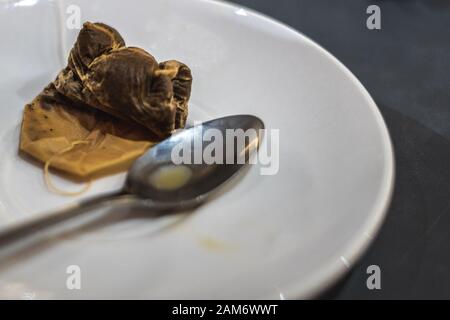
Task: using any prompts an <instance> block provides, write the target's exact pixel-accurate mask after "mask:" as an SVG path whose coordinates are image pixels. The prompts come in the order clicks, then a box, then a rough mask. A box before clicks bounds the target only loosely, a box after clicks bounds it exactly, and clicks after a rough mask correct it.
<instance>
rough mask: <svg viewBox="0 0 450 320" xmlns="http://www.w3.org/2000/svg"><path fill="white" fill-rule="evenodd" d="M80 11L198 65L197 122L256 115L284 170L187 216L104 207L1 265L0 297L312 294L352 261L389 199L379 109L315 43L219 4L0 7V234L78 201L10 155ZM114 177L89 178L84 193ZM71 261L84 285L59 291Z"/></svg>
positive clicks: (387, 152) (154, 49) (176, 0)
mask: <svg viewBox="0 0 450 320" xmlns="http://www.w3.org/2000/svg"><path fill="white" fill-rule="evenodd" d="M74 4H75V5H77V6H78V7H79V8H80V9H81V20H82V21H85V20H90V21H102V22H105V23H108V24H111V25H112V26H114V27H115V28H117V29H118V30H119V31H120V32H121V34H122V35H123V36H124V38H125V39H126V42H127V44H128V45H134V46H139V47H143V48H145V49H146V50H148V51H149V52H151V53H152V54H154V55H155V57H156V58H157V59H158V60H167V59H170V58H176V59H179V60H181V61H184V62H185V63H187V64H188V65H189V66H190V67H191V68H192V71H193V74H194V87H193V93H192V103H191V107H190V108H191V114H190V121H193V120H205V119H210V118H214V117H219V116H223V115H228V114H236V113H251V114H255V115H257V116H259V117H260V118H261V119H263V120H264V122H265V124H266V126H267V127H268V128H269V129H279V134H280V140H279V150H280V158H279V172H278V173H277V174H276V175H271V176H262V175H260V166H259V165H255V166H253V167H252V168H251V170H250V171H249V172H248V174H247V175H246V176H245V177H244V178H243V179H242V180H241V181H239V183H237V184H236V185H234V186H233V188H228V190H226V191H225V192H223V195H222V196H221V197H219V198H217V199H215V200H214V201H212V202H210V203H208V204H206V205H205V206H203V207H201V208H200V209H198V210H196V211H195V212H194V213H193V214H191V215H188V216H186V215H182V214H180V215H176V216H172V217H165V218H161V219H157V220H155V219H149V218H146V217H145V215H142V214H137V213H135V214H133V213H129V215H131V217H130V218H129V219H121V216H120V212H111V210H110V209H108V208H105V210H103V211H104V212H103V213H102V212H99V213H96V217H97V216H98V217H99V218H101V217H102V214H104V213H106V212H110V214H109V215H106V216H105V218H103V219H100V221H99V222H97V223H95V224H90V223H88V227H82V228H81V229H77V230H78V231H74V232H71V233H68V234H66V233H64V234H63V236H59V237H56V238H55V237H52V238H49V239H47V241H45V242H39V243H37V244H36V245H35V246H32V247H31V248H29V249H28V250H26V251H21V252H20V253H18V254H14V255H13V256H12V257H11V256H8V258H5V257H3V258H2V260H1V262H0V296H1V297H4V298H5V297H6V298H8V297H10V298H11V297H14V298H20V297H33V298H235V299H240V298H275V299H278V298H308V297H313V296H314V295H315V294H317V293H319V292H320V291H321V290H323V289H324V288H325V287H326V286H328V285H330V284H331V283H332V282H333V281H334V280H336V279H337V277H338V276H340V275H342V274H343V273H344V272H345V271H346V270H347V269H348V268H349V267H350V266H351V265H352V264H353V263H354V262H355V260H356V259H357V258H358V257H359V256H360V255H361V254H362V252H363V251H364V249H365V248H366V247H367V245H368V244H369V242H370V240H371V239H372V238H373V237H374V235H375V233H376V232H377V230H378V228H379V227H380V224H381V222H382V220H383V217H384V214H385V212H386V208H387V206H388V204H389V199H390V195H391V191H392V183H393V154H392V147H391V143H390V139H389V135H388V132H387V129H386V126H385V124H384V122H383V119H382V117H381V115H380V113H379V111H378V109H377V107H376V105H375V103H374V102H373V100H372V99H371V97H370V95H369V94H368V93H367V91H366V90H365V89H364V88H363V86H362V85H361V84H360V83H359V82H358V80H357V79H356V78H355V77H354V76H353V75H352V74H351V73H350V72H349V71H348V70H347V69H346V68H345V67H344V66H343V65H342V64H341V63H340V62H339V61H337V60H336V59H335V58H334V57H333V56H331V55H330V54H329V53H327V52H326V51H325V50H324V49H322V48H321V47H319V46H318V45H317V44H316V43H314V42H313V41H311V40H309V39H308V38H306V37H305V36H303V35H301V34H299V33H298V32H296V31H294V30H292V29H290V28H288V27H286V26H284V25H282V24H280V23H278V22H275V21H273V20H271V19H269V18H267V17H264V16H261V15H260V14H257V13H255V12H252V11H249V10H246V9H243V8H239V7H236V6H232V5H229V4H225V3H219V2H213V1H200V0H196V1H195V0H192V1H185V0H169V1H168V0H152V1H143V0H142V1H138V0H133V1H126V2H124V1H119V0H113V1H111V0H108V1H106V0H105V1H99V0H97V1H96V0H94V1H92V0H85V1H74V0H70V1H47V0H20V1H12V0H6V1H5V0H1V1H0V38H1V39H2V43H3V45H2V50H1V51H0V58H1V59H0V70H1V74H0V97H1V100H0V101H1V106H0V125H1V127H0V137H1V139H0V150H1V152H2V161H1V163H0V224H1V225H2V226H3V227H7V226H8V225H10V224H14V223H16V222H17V221H19V220H21V219H26V218H27V217H30V216H33V215H36V214H39V213H41V212H44V211H45V210H49V209H52V208H56V207H58V206H60V205H64V204H67V203H70V202H73V201H76V200H77V199H75V198H67V197H63V196H57V195H54V194H52V193H50V192H49V191H47V189H46V187H45V185H44V183H43V178H42V167H41V166H39V165H36V164H34V163H31V162H29V161H26V160H24V159H22V158H21V157H19V156H18V154H17V146H18V132H19V127H20V122H21V112H22V109H23V106H24V104H25V103H27V102H29V101H30V100H31V99H32V98H33V97H34V96H35V95H36V94H37V93H38V92H39V91H40V90H41V89H42V88H43V87H44V86H45V85H46V84H47V83H48V82H50V81H51V80H53V79H54V77H55V75H56V73H57V72H58V70H59V69H60V68H61V67H62V66H63V65H64V63H65V61H64V60H65V59H66V57H67V54H68V51H69V50H70V47H71V45H72V43H73V41H74V40H75V37H76V34H77V33H78V30H70V29H68V28H67V27H66V19H67V18H68V17H69V14H67V11H66V10H67V7H68V6H69V5H74ZM72 9H73V7H72ZM70 10H71V9H69V11H70ZM55 179H56V183H59V184H60V185H61V186H62V187H64V188H69V189H70V188H78V187H79V186H73V185H71V184H70V183H68V182H65V181H63V180H61V179H58V178H55ZM123 179H124V175H117V176H113V177H109V178H105V179H102V180H99V181H96V182H95V183H94V186H93V188H92V189H91V190H90V191H89V192H88V193H87V194H85V195H83V196H82V197H80V198H83V197H88V196H90V195H93V194H99V193H102V192H105V191H109V190H114V189H118V188H119V187H120V186H121V183H122V182H123ZM113 211H114V210H113ZM108 217H109V218H108ZM83 225H84V224H83ZM70 265H77V266H79V267H80V268H81V284H82V287H81V290H69V289H67V287H66V279H67V277H68V274H67V273H66V271H67V267H68V266H70Z"/></svg>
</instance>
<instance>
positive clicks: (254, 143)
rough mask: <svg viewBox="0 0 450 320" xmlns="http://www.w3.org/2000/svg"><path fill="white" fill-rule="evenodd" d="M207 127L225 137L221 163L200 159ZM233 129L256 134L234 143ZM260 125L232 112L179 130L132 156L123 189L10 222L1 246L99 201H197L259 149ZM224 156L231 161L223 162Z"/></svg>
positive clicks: (151, 205)
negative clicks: (174, 154)
mask: <svg viewBox="0 0 450 320" xmlns="http://www.w3.org/2000/svg"><path fill="white" fill-rule="evenodd" d="M209 129H213V130H215V131H214V132H215V133H220V134H221V135H222V137H223V139H222V146H223V149H222V150H223V154H222V155H220V152H219V153H218V154H217V155H218V157H217V158H216V159H220V158H221V159H222V161H217V162H222V163H223V164H220V163H214V164H206V163H205V161H203V160H204V159H203V157H202V155H203V151H205V150H206V147H207V146H208V145H210V144H211V143H212V142H214V141H212V142H210V141H207V140H205V139H204V137H205V133H207V132H209V133H211V132H213V131H211V130H209ZM237 129H242V130H243V132H248V131H247V130H248V129H250V130H254V131H253V132H256V135H251V134H250V135H249V136H247V138H246V139H245V140H244V142H243V143H240V144H239V143H237V139H234V138H233V140H232V141H233V142H234V143H233V144H232V145H230V144H229V141H228V142H227V143H226V136H227V130H228V132H230V130H231V131H232V132H237V131H236V130H237ZM261 129H264V124H263V122H262V121H261V120H260V119H259V118H257V117H255V116H251V115H234V116H228V117H224V118H219V119H215V120H211V121H208V122H204V123H202V124H200V125H197V126H194V127H191V128H188V129H185V130H182V131H180V132H177V133H175V134H173V135H172V136H170V137H169V138H167V139H166V140H164V141H162V142H160V143H158V144H157V145H155V146H153V147H152V148H151V149H150V150H149V151H147V152H146V153H145V154H144V155H143V156H141V157H140V158H139V159H137V160H136V162H135V163H134V164H133V165H132V167H131V168H130V170H129V172H128V175H127V179H126V182H125V185H124V187H123V189H122V190H120V191H117V192H113V193H107V194H103V195H100V196H96V197H93V198H90V199H88V200H84V201H81V202H79V203H76V204H74V205H71V206H68V207H65V208H62V209H60V210H57V211H54V212H51V213H48V214H44V215H39V216H38V217H36V218H34V219H29V220H27V221H24V222H22V223H19V224H17V225H13V226H11V227H8V228H6V229H5V230H3V231H0V246H1V245H5V244H7V243H10V242H12V241H14V240H17V239H21V238H22V237H24V236H26V235H28V234H30V233H33V232H34V231H38V230H42V228H44V227H49V226H52V225H55V224H57V223H58V222H61V221H65V220H67V219H70V218H74V217H77V216H80V215H82V214H85V213H87V212H89V210H92V209H95V208H97V207H99V206H102V205H139V206H144V207H145V208H148V210H152V211H158V212H174V211H181V210H187V209H192V208H194V207H197V206H199V205H201V204H202V203H204V202H205V201H206V200H207V199H208V198H209V197H210V196H211V195H212V194H213V193H214V191H216V190H218V187H219V186H221V185H222V184H224V183H225V182H226V181H228V180H229V179H230V178H231V177H232V176H234V175H236V173H237V172H238V171H240V170H241V169H242V168H243V167H244V166H245V165H247V164H248V163H249V159H250V156H251V155H252V153H253V152H254V151H255V150H257V148H258V146H259V143H260V140H261V139H262V135H261V132H262V131H261ZM241 133H242V131H241ZM241 138H242V137H241ZM212 140H214V139H212ZM215 142H216V143H219V142H218V141H215ZM180 146H183V148H181V149H183V150H184V152H186V154H184V152H181V151H180V152H179V153H178V155H183V156H185V158H184V159H185V160H186V159H188V158H189V160H190V161H184V162H183V163H182V164H178V165H174V162H173V157H172V151H173V150H174V148H177V149H176V150H178V149H180ZM186 155H189V157H188V156H186ZM196 156H197V159H195V157H196ZM199 156H200V158H201V159H200V160H201V161H200V162H201V163H197V164H196V163H195V160H197V162H199V161H198V160H199ZM239 156H242V158H241V160H243V161H240V162H241V163H239V162H238V161H237V160H238V158H239ZM227 159H228V163H229V164H226V163H227ZM230 160H231V161H230ZM187 162H188V163H187ZM230 162H231V163H230Z"/></svg>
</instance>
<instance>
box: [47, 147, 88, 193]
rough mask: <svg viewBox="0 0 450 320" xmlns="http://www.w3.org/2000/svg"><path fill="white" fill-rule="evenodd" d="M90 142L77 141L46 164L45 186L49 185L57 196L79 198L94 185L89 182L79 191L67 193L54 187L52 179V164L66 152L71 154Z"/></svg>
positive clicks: (53, 156)
mask: <svg viewBox="0 0 450 320" xmlns="http://www.w3.org/2000/svg"><path fill="white" fill-rule="evenodd" d="M88 143H89V141H86V140H77V141H73V142H72V143H71V144H70V146H68V147H66V148H63V149H61V150H60V151H58V152H57V153H55V154H54V155H52V156H51V157H50V158H49V159H48V160H47V161H46V162H45V164H44V179H45V184H46V185H47V188H48V189H49V190H50V191H52V192H54V193H57V194H60V195H64V196H77V195H80V194H83V193H84V192H86V191H87V190H89V188H90V187H91V185H92V180H89V181H88V182H87V183H86V184H85V185H84V187H83V188H82V189H81V190H79V191H65V190H62V189H60V188H58V187H57V186H55V185H54V183H53V182H52V179H51V177H50V170H49V168H50V164H51V162H52V161H53V160H54V159H55V158H56V157H58V156H61V155H63V154H64V153H66V152H69V151H71V150H73V148H74V147H75V146H77V145H79V144H88Z"/></svg>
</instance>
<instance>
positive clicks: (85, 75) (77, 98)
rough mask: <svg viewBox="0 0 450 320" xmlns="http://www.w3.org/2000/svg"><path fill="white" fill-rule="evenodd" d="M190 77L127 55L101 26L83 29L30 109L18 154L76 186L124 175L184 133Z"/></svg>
mask: <svg viewBox="0 0 450 320" xmlns="http://www.w3.org/2000/svg"><path fill="white" fill-rule="evenodd" d="M191 83H192V76H191V72H190V70H189V68H188V67H187V66H186V65H184V64H182V63H181V62H178V61H174V60H172V61H167V62H162V63H159V64H158V63H157V62H156V60H155V59H154V58H153V56H151V55H150V54H149V53H147V52H145V51H144V50H142V49H139V48H134V47H125V42H124V40H123V39H122V37H121V36H120V34H119V33H118V32H117V31H116V30H115V29H113V28H111V27H109V26H107V25H105V24H102V23H89V22H87V23H85V24H84V25H83V29H82V30H81V31H80V33H79V35H78V38H77V41H76V43H75V45H74V47H73V49H72V50H71V53H70V56H69V62H68V65H67V67H66V68H64V69H63V70H62V71H61V72H60V73H59V75H58V76H57V78H56V80H55V81H54V82H52V83H50V84H49V85H48V86H47V87H46V88H45V89H44V90H43V91H42V92H41V93H40V94H39V95H38V96H37V97H36V98H35V99H34V100H33V101H32V102H31V103H30V104H28V105H26V106H25V110H24V114H23V122H22V129H21V137H20V150H22V151H23V152H25V153H27V154H29V155H31V156H32V157H34V158H36V159H38V160H40V161H42V162H44V163H46V162H47V163H49V162H50V161H51V162H50V166H51V167H53V168H57V169H59V170H61V171H64V172H66V173H68V174H70V175H71V176H73V177H77V178H83V179H84V178H92V177H98V176H103V175H107V174H111V173H114V172H117V171H122V170H126V169H127V168H128V167H129V166H130V164H131V163H132V162H133V161H134V160H135V159H136V158H137V157H139V156H140V155H142V154H143V153H144V152H145V151H146V150H147V149H148V148H149V147H151V146H152V145H153V144H154V143H156V142H158V141H159V140H161V139H163V138H164V137H167V136H169V135H170V134H171V133H172V131H173V130H175V129H177V128H181V127H184V125H185V122H186V118H187V113H188V101H189V96H190V90H191Z"/></svg>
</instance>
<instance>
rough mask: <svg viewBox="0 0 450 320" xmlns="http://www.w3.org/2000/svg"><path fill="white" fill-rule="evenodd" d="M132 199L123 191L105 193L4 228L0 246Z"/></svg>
mask: <svg viewBox="0 0 450 320" xmlns="http://www.w3.org/2000/svg"><path fill="white" fill-rule="evenodd" d="M134 199H135V198H134V197H133V196H131V195H129V194H126V193H124V192H123V191H119V192H113V193H106V194H102V195H99V196H95V197H92V198H89V199H86V200H82V201H80V202H78V203H75V204H73V205H69V206H67V207H63V208H61V209H59V210H56V211H52V212H49V213H47V214H43V215H39V216H37V217H34V218H31V219H27V220H25V221H23V222H20V223H17V224H16V225H13V226H11V227H6V228H5V229H4V230H0V246H4V245H7V244H9V243H11V242H13V241H15V240H19V239H21V238H23V237H25V236H27V235H29V234H31V233H34V232H37V231H39V230H41V229H44V228H46V227H50V226H53V225H56V224H57V223H59V222H62V221H66V220H69V219H72V218H75V217H77V216H81V215H82V214H84V213H88V212H90V211H91V210H92V209H95V208H98V207H100V206H102V205H110V204H115V205H116V204H128V203H132V202H133V201H134Z"/></svg>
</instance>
